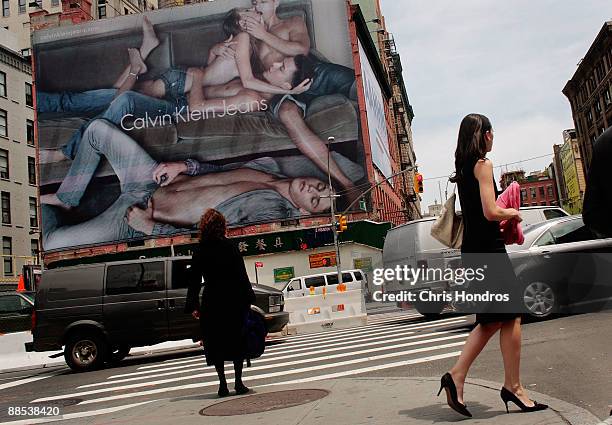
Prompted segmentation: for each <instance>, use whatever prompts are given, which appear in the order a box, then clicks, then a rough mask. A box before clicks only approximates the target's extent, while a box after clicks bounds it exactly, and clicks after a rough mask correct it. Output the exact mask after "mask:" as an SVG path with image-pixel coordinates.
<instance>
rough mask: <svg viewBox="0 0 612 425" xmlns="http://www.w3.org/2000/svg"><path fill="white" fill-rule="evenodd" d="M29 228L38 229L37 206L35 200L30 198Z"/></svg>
mask: <svg viewBox="0 0 612 425" xmlns="http://www.w3.org/2000/svg"><path fill="white" fill-rule="evenodd" d="M30 227H38V205H37V204H36V198H34V197H32V196H30Z"/></svg>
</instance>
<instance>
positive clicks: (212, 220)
mask: <svg viewBox="0 0 612 425" xmlns="http://www.w3.org/2000/svg"><path fill="white" fill-rule="evenodd" d="M226 230H227V224H226V222H225V217H224V216H223V214H221V213H220V212H219V211H217V210H215V209H212V208H210V209H207V210H206V211H205V212H204V214H202V218H201V219H200V243H202V242H204V241H207V240H211V239H223V238H224V237H225V232H226Z"/></svg>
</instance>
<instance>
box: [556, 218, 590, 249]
mask: <svg viewBox="0 0 612 425" xmlns="http://www.w3.org/2000/svg"><path fill="white" fill-rule="evenodd" d="M551 232H552V234H553V236H554V238H555V242H556V243H558V244H561V243H570V242H580V241H588V240H591V239H594V236H593V233H591V231H590V230H589V229H587V227H586V226H585V225H584V223H583V222H582V220H580V219H577V220H570V221H566V222H563V223H559V224H558V225H556V226H554V227H553V228H552V229H551Z"/></svg>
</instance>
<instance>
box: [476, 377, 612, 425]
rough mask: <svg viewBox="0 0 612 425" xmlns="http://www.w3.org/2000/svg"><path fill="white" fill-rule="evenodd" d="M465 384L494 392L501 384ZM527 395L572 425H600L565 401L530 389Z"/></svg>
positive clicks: (584, 412)
mask: <svg viewBox="0 0 612 425" xmlns="http://www.w3.org/2000/svg"><path fill="white" fill-rule="evenodd" d="M466 383H468V384H472V385H477V386H480V387H485V388H489V389H492V390H495V391H499V389H500V388H501V386H502V384H499V383H496V382H491V381H485V380H482V379H467V380H466ZM529 394H530V396H532V397H531V398H532V399H536V400H538V401H539V402H542V403H545V404H548V405H549V406H554V407H555V408H554V409H553V408H552V407H549V408H550V409H552V410H553V411H554V412H556V413H557V414H558V415H559V416H561V417H562V418H563V419H565V420H566V421H568V422H569V423H570V424H572V425H595V424H597V425H600V421H601V419H599V418H598V417H597V416H595V415H594V414H593V413H591V412H589V411H588V410H586V409H583V408H582V407H580V406H576V405H575V404H571V403H568V402H567V401H563V400H560V399H558V398H554V397H551V396H549V395H546V394H542V393H538V392H536V391H533V390H531V389H529ZM611 419H612V418H611ZM604 424H605V425H608V423H606V422H604ZM609 424H610V425H612V421H611V422H609Z"/></svg>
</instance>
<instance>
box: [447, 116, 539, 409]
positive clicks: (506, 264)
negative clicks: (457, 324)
mask: <svg viewBox="0 0 612 425" xmlns="http://www.w3.org/2000/svg"><path fill="white" fill-rule="evenodd" d="M492 148H493V128H492V126H491V122H490V121H489V119H488V118H487V117H485V116H484V115H480V114H469V115H468V116H466V117H465V118H464V119H463V121H462V122H461V126H460V128H459V137H458V140H457V149H456V151H455V175H454V176H453V177H452V178H451V181H452V182H454V183H457V188H458V192H459V201H460V203H461V212H462V217H463V218H462V220H463V223H464V231H463V240H462V245H461V259H462V263H463V267H464V268H466V269H467V268H474V269H475V268H483V269H486V272H485V273H484V279H483V280H482V282H472V283H470V285H471V286H473V287H474V288H469V289H470V290H472V291H473V290H476V291H478V290H480V291H482V290H483V289H486V290H491V291H493V292H497V291H496V289H497V290H499V291H500V292H505V293H507V294H508V295H509V297H510V300H511V301H512V300H513V301H514V304H513V305H515V306H516V301H517V299H518V297H517V294H516V289H517V288H518V287H519V284H518V280H517V277H516V275H515V273H514V269H513V267H512V264H511V263H510V259H509V258H508V254H507V253H506V247H505V245H504V239H503V238H502V235H501V231H500V228H499V222H500V221H502V220H517V221H519V222H520V221H521V215H520V213H519V211H517V210H516V209H513V208H501V207H499V206H497V204H496V203H495V200H496V198H497V195H498V194H499V193H498V191H497V187H496V184H495V178H494V176H493V164H492V163H491V161H490V160H489V159H487V158H486V154H487V153H488V152H490V151H491V149H492ZM506 304H507V303H506ZM481 305H483V304H481ZM485 307H486V308H485V309H484V310H483V309H480V312H479V314H476V323H477V326H476V327H475V328H474V329H473V330H472V332H471V333H470V336H469V337H468V339H467V341H466V343H465V346H464V347H463V351H462V352H461V355H460V356H459V359H458V360H457V362H456V363H455V365H454V366H453V368H452V369H451V370H450V371H449V372H448V373H446V374H445V375H444V376H443V377H442V380H441V385H440V391H442V389H445V390H446V395H447V402H448V404H449V406H450V407H451V408H453V409H454V410H456V411H457V412H459V413H461V414H462V415H465V416H470V417H471V416H472V415H471V414H470V412H469V411H468V410H467V408H466V406H465V405H464V404H463V386H464V382H465V378H466V376H467V373H468V370H469V368H470V366H471V365H472V363H473V362H474V360H476V357H477V356H478V355H479V354H480V352H481V351H482V349H483V348H484V347H485V345H486V344H487V342H488V341H489V339H491V337H492V336H493V335H494V334H495V333H496V332H497V331H500V347H501V352H502V357H503V360H504V372H505V379H504V385H503V387H502V388H501V391H500V397H501V399H502V401H503V402H504V403H505V404H506V409H508V402H510V401H511V402H513V403H514V404H516V405H517V406H518V407H520V408H521V410H523V411H528V412H531V411H536V410H542V409H546V408H547V406H546V405H545V404H540V403H537V402H534V401H532V400H530V399H529V397H528V395H527V392H526V390H525V389H524V388H523V386H522V384H521V380H520V361H521V316H520V314H519V312H518V311H517V310H516V309H513V308H511V305H504V303H498V304H495V303H489V304H488V305H485ZM513 310H514V311H513ZM438 394H439V393H438Z"/></svg>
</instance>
